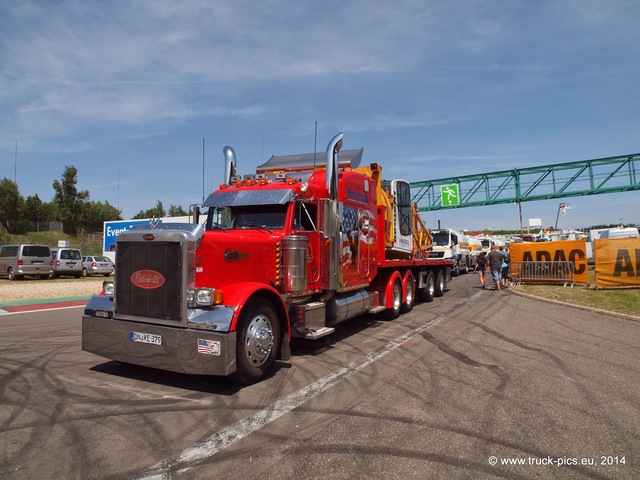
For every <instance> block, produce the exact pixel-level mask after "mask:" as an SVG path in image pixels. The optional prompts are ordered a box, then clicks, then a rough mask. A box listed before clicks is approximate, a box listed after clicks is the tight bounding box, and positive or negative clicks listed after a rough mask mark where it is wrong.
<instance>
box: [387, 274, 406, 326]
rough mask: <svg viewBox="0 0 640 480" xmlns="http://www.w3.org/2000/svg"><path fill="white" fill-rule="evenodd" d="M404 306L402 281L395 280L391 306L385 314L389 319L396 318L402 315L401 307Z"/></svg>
mask: <svg viewBox="0 0 640 480" xmlns="http://www.w3.org/2000/svg"><path fill="white" fill-rule="evenodd" d="M401 308H402V283H400V280H396V281H395V282H393V291H392V297H391V307H389V308H387V309H386V310H385V311H384V316H385V318H386V319H387V320H395V319H396V318H398V317H399V316H400V309H401Z"/></svg>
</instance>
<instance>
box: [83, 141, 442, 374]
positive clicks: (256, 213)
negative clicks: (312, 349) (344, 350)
mask: <svg viewBox="0 0 640 480" xmlns="http://www.w3.org/2000/svg"><path fill="white" fill-rule="evenodd" d="M341 147H342V134H339V135H337V136H336V137H334V138H333V139H332V140H331V142H330V143H329V145H328V147H327V151H326V155H325V158H326V161H324V162H323V158H322V157H323V155H322V154H321V155H320V160H318V155H317V154H303V155H289V156H281V157H275V156H274V157H271V158H270V159H269V160H268V161H267V162H266V163H264V164H263V165H261V166H259V167H258V168H257V171H256V173H255V174H252V175H246V176H244V177H240V176H237V175H235V169H236V159H235V153H234V151H233V149H231V148H230V147H226V148H225V149H224V155H225V157H226V166H225V179H226V182H225V183H224V184H222V185H221V186H220V188H219V189H218V190H216V191H215V192H213V193H212V194H211V195H209V197H208V198H207V200H206V201H205V202H204V203H203V204H202V206H199V207H197V208H196V209H195V214H194V223H193V224H189V223H161V224H154V223H153V222H152V223H151V224H149V225H142V226H137V227H134V228H132V229H131V230H130V231H128V232H124V233H121V234H120V235H119V236H118V237H117V240H116V242H117V244H116V262H115V263H116V270H115V278H114V282H105V288H104V292H103V294H101V295H95V296H93V297H92V298H91V300H90V301H89V303H88V304H87V306H86V308H85V311H84V315H83V317H82V348H83V350H86V351H89V352H93V353H95V354H97V355H100V356H103V357H106V358H110V359H113V360H117V361H121V362H125V363H130V364H136V365H143V366H148V367H154V368H158V369H163V370H168V371H174V372H183V373H188V374H206V375H221V376H230V377H231V378H232V379H233V380H235V381H237V382H239V383H244V384H249V383H253V382H256V381H259V380H261V379H263V378H264V377H265V376H267V375H268V374H269V373H270V371H271V370H272V368H273V366H274V363H275V362H276V360H278V359H282V360H288V359H289V357H290V348H289V345H290V341H291V338H292V337H302V338H307V339H318V338H322V337H324V336H326V335H330V334H331V333H332V332H334V330H335V326H336V325H337V324H339V323H341V322H343V321H345V320H348V319H350V318H353V317H356V316H359V315H362V314H364V313H367V312H369V313H377V312H380V313H381V314H383V315H385V316H386V317H387V318H389V319H393V318H396V317H397V316H399V315H400V314H401V313H404V312H408V311H410V310H411V309H412V308H413V306H414V304H415V302H416V299H420V300H422V301H427V302H428V301H431V300H433V298H434V296H436V297H437V296H441V295H443V293H444V291H445V286H446V282H447V281H448V280H449V278H450V275H451V268H452V266H453V262H452V261H451V260H446V259H436V258H430V257H429V252H430V250H431V246H432V238H431V236H430V234H429V232H428V230H427V228H426V227H425V225H424V224H423V222H422V221H421V219H420V217H419V216H418V214H417V209H416V206H415V204H413V203H412V202H411V197H410V185H409V183H407V182H406V181H403V180H391V181H384V180H382V169H381V167H380V166H379V165H376V164H371V165H369V166H367V167H360V166H359V164H360V161H361V158H362V153H363V151H362V149H359V150H348V151H341ZM205 210H206V221H204V220H203V221H202V222H201V221H200V219H201V213H200V212H202V218H204V214H205Z"/></svg>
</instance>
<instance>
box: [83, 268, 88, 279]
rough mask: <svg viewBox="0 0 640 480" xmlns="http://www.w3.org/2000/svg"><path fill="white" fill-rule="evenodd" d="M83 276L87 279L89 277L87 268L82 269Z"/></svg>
mask: <svg viewBox="0 0 640 480" xmlns="http://www.w3.org/2000/svg"><path fill="white" fill-rule="evenodd" d="M82 276H83V277H85V278H86V277H88V276H89V272H88V271H87V269H86V268H83V269H82Z"/></svg>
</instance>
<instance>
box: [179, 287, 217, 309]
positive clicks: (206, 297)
mask: <svg viewBox="0 0 640 480" xmlns="http://www.w3.org/2000/svg"><path fill="white" fill-rule="evenodd" d="M187 295H188V297H187V299H188V302H189V306H190V307H211V306H212V305H220V304H221V303H222V301H223V297H222V292H221V291H220V290H216V289H215V288H204V287H200V288H193V289H189V291H188V292H187Z"/></svg>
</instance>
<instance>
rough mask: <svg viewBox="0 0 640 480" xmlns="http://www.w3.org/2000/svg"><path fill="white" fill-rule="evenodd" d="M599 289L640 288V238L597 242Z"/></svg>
mask: <svg viewBox="0 0 640 480" xmlns="http://www.w3.org/2000/svg"><path fill="white" fill-rule="evenodd" d="M593 256H594V258H595V262H596V286H597V287H622V286H625V287H629V286H640V238H614V239H608V240H595V241H594V242H593Z"/></svg>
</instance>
